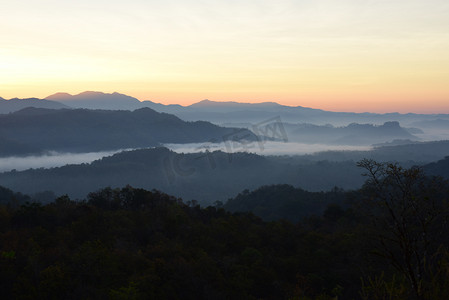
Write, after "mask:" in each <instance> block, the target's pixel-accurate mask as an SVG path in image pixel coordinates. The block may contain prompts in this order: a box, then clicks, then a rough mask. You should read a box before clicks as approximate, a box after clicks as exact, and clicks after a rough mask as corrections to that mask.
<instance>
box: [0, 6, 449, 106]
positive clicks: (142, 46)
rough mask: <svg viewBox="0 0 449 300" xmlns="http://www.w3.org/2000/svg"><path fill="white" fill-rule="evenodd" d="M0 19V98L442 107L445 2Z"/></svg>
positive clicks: (78, 11) (62, 11)
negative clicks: (88, 94) (89, 94)
mask: <svg viewBox="0 0 449 300" xmlns="http://www.w3.org/2000/svg"><path fill="white" fill-rule="evenodd" d="M0 16H1V18H0V37H1V41H0V43H1V44H0V45H1V46H0V96H1V97H3V98H12V97H21V98H24V97H40V98H43V97H46V96H48V95H50V94H53V93H55V92H69V93H72V94H77V93H79V92H82V91H85V90H95V91H103V92H114V91H117V92H120V93H124V94H128V95H130V96H134V97H136V98H138V99H140V100H152V101H155V102H161V103H166V104H168V103H179V104H183V105H186V104H191V103H193V102H197V101H200V100H202V99H205V98H207V99H211V100H215V101H240V102H262V101H276V102H279V103H282V104H286V105H294V106H296V105H301V106H308V107H314V108H321V109H327V110H334V111H357V112H361V111H373V112H390V111H399V112H423V113H432V112H433V113H438V112H441V113H443V112H444V113H449V17H448V16H449V2H448V1H447V0H429V1H422V0H420V1H417V0H407V1H406V0H401V1H394V0H392V1H386V0H383V1H379V0H377V1H369V0H368V1H360V0H342V1H335V0H314V1H312V0H306V1H287V0H277V1H254V0H252V1H247V0H240V1H235V0H227V1H221V0H215V1H214V0H210V1H193V0H171V1H170V0H166V1H151V0H150V1H143V0H129V1H116V0H109V1H103V0H90V1H86V0H78V1H52V0H41V1H35V0H23V1H8V2H5V1H4V2H3V3H2V5H1V9H0Z"/></svg>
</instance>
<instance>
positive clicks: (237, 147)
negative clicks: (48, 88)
mask: <svg viewBox="0 0 449 300" xmlns="http://www.w3.org/2000/svg"><path fill="white" fill-rule="evenodd" d="M165 147H167V148H169V149H171V150H173V151H175V152H178V153H182V152H184V153H195V152H201V151H206V150H209V151H215V150H221V151H224V152H252V153H257V154H260V155H302V154H310V153H314V152H320V151H328V150H370V149H371V147H369V146H333V145H323V144H313V145H312V144H301V143H293V142H290V143H283V142H263V143H260V144H259V143H257V142H251V143H248V144H242V143H240V142H222V143H193V144H166V145H165ZM128 150H130V149H128ZM121 151H124V150H115V151H102V152H90V153H58V152H51V153H48V154H46V155H42V156H26V157H15V156H14V157H2V158H0V172H6V171H11V170H14V169H15V170H17V171H22V170H26V169H31V168H33V169H37V168H52V167H60V166H64V165H67V164H81V163H91V162H92V161H94V160H97V159H100V158H102V157H105V156H111V155H113V154H115V153H118V152H121Z"/></svg>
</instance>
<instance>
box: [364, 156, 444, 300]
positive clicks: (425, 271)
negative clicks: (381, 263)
mask: <svg viewBox="0 0 449 300" xmlns="http://www.w3.org/2000/svg"><path fill="white" fill-rule="evenodd" d="M358 166H360V167H362V168H364V169H365V170H366V173H365V174H364V175H366V176H368V181H367V182H366V184H365V186H364V190H365V192H366V193H367V195H368V196H369V203H370V204H371V206H370V208H371V211H370V217H371V219H372V221H373V223H374V225H375V229H376V230H375V232H376V234H375V239H376V240H377V242H378V245H379V249H378V250H379V253H380V254H381V255H382V256H383V257H385V258H386V259H388V260H389V261H390V263H391V265H392V266H394V267H395V268H396V269H397V270H398V271H399V272H400V273H401V274H403V275H404V276H405V277H406V279H407V281H408V282H409V284H410V287H411V289H412V291H413V294H414V296H415V298H416V299H425V298H426V297H425V295H426V289H427V287H428V282H429V281H430V278H429V277H430V273H432V266H433V265H434V264H435V259H436V254H437V253H438V248H439V247H440V246H441V245H442V243H443V240H442V233H444V232H445V230H446V229H447V215H448V206H447V203H446V201H445V198H446V197H447V194H446V192H447V190H448V188H447V182H445V181H444V180H442V179H441V178H432V179H430V178H428V177H426V176H425V175H424V173H423V171H422V170H421V169H420V168H417V167H413V168H410V169H404V168H402V167H400V166H398V165H397V164H391V163H379V162H376V161H374V160H369V159H364V160H362V161H360V162H359V163H358Z"/></svg>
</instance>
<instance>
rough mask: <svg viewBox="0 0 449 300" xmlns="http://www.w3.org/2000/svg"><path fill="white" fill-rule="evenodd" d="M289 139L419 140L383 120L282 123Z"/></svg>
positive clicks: (360, 142) (351, 141) (367, 142)
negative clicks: (345, 123)
mask: <svg viewBox="0 0 449 300" xmlns="http://www.w3.org/2000/svg"><path fill="white" fill-rule="evenodd" d="M284 127H285V128H286V132H287V134H288V138H289V140H290V141H297V142H301V143H312V144H313V143H317V144H337V145H372V144H376V143H382V142H387V141H393V140H406V139H409V140H415V141H416V140H419V138H418V137H417V136H414V135H413V134H411V133H410V132H408V131H407V130H406V129H405V128H402V127H401V126H400V125H399V122H396V121H393V122H385V123H384V124H383V125H372V124H358V123H351V124H349V125H348V126H342V127H334V126H332V125H324V126H319V125H312V124H284Z"/></svg>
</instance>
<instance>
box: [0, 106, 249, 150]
mask: <svg viewBox="0 0 449 300" xmlns="http://www.w3.org/2000/svg"><path fill="white" fill-rule="evenodd" d="M234 132H236V133H235V134H234ZM235 137H237V138H244V139H249V140H251V139H252V140H254V139H255V138H256V137H255V135H254V134H252V133H251V132H250V131H248V130H236V129H235V128H223V127H219V126H217V125H213V124H211V123H208V122H202V121H198V122H185V121H182V120H181V119H179V118H178V117H176V116H174V115H170V114H165V113H158V112H156V111H154V110H152V109H150V108H141V109H138V110H135V111H133V112H131V111H107V110H87V109H65V110H49V109H36V108H26V109H23V110H21V111H18V112H15V113H12V114H8V115H2V116H0V138H1V139H3V141H4V144H3V145H2V147H3V153H2V152H0V155H7V154H9V153H10V152H11V151H10V150H8V148H17V147H18V145H19V144H20V145H22V146H23V147H25V148H26V149H28V148H29V149H36V150H37V149H39V151H50V150H54V151H65V152H90V151H102V150H116V149H124V148H139V147H150V146H156V145H159V144H160V143H199V142H207V141H222V140H224V139H228V138H235ZM7 141H15V143H8V142H7ZM25 148H24V149H25ZM22 152H24V150H23V151H22ZM25 152H26V151H25Z"/></svg>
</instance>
